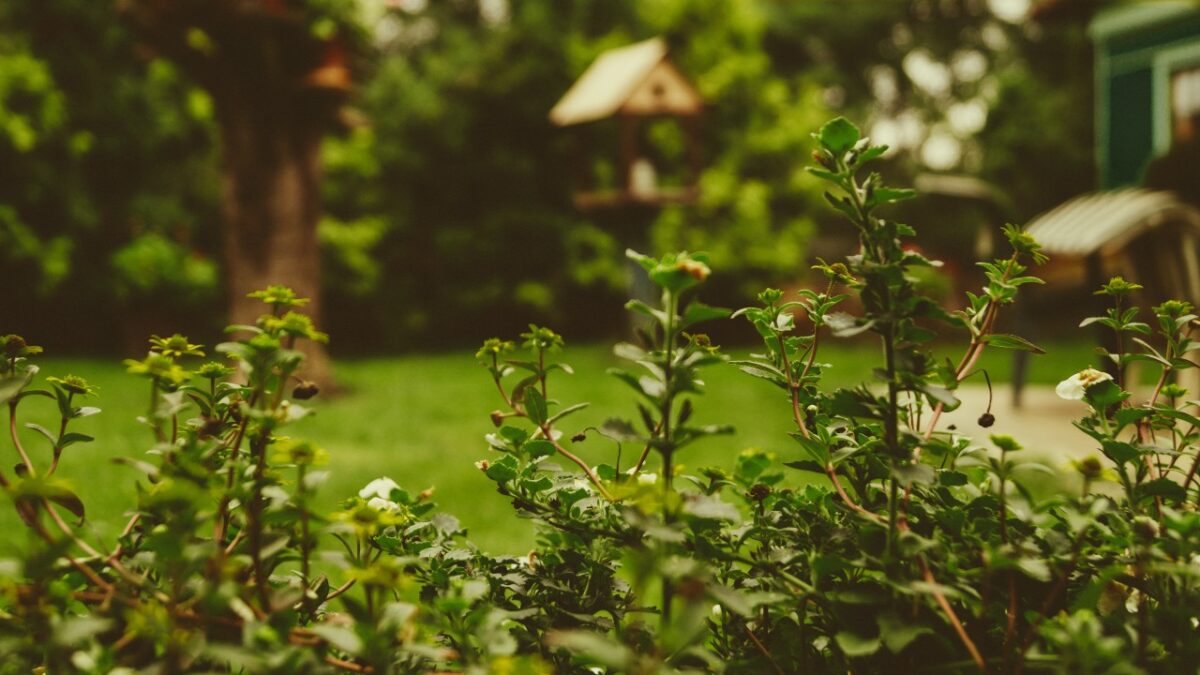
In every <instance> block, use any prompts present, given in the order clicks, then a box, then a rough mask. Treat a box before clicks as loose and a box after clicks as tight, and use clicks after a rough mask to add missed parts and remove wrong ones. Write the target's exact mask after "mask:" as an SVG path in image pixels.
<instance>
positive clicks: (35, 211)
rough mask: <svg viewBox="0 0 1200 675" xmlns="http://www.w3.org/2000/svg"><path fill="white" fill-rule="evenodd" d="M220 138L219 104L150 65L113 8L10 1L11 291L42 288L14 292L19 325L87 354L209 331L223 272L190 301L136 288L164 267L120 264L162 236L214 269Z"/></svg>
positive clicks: (4, 9)
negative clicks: (171, 334) (203, 312)
mask: <svg viewBox="0 0 1200 675" xmlns="http://www.w3.org/2000/svg"><path fill="white" fill-rule="evenodd" d="M63 45H70V48H69V49H68V48H64V46H63ZM211 137H212V134H211V104H210V102H209V100H208V98H207V96H205V95H204V94H203V93H202V92H200V91H197V90H195V89H194V88H193V87H191V86H190V85H188V84H187V83H186V82H185V81H184V80H183V78H181V77H180V76H179V74H178V72H177V71H176V69H174V68H173V67H171V66H170V64H168V63H166V62H163V61H156V62H150V63H147V62H146V61H145V60H143V59H139V58H137V57H136V55H135V53H134V48H133V41H132V39H131V36H130V35H129V33H128V31H127V30H126V29H125V28H124V27H123V26H122V25H121V22H120V21H119V20H118V19H117V16H116V14H115V12H114V11H113V9H112V6H111V5H110V4H108V3H102V2H100V3H98V2H92V1H90V0H9V1H6V2H4V3H0V287H4V288H14V287H15V288H21V289H26V290H28V289H33V290H36V291H37V292H36V293H6V294H4V295H3V297H0V306H3V308H4V310H5V317H6V318H7V319H8V320H10V321H14V322H19V323H20V324H21V325H22V326H27V327H28V330H29V332H30V333H31V334H33V335H36V336H38V338H39V339H40V340H41V341H42V342H43V343H46V344H49V345H53V346H65V345H69V346H71V347H73V348H76V349H79V348H88V349H111V348H112V346H113V344H114V343H115V341H116V340H117V339H119V338H127V340H126V342H127V344H126V349H127V350H130V351H133V350H144V349H145V348H146V344H145V336H146V334H147V332H149V331H156V332H162V331H164V330H168V329H181V330H191V329H196V328H205V327H207V326H206V325H205V324H203V322H198V321H196V319H195V317H196V316H197V312H196V311H195V310H196V309H197V308H198V307H203V308H207V305H206V303H207V301H208V299H209V298H210V297H211V295H212V294H213V292H214V291H215V290H216V287H215V284H214V279H215V277H214V275H212V274H208V275H200V276H199V277H196V278H194V279H193V282H194V283H193V285H192V290H193V292H192V293H189V294H188V295H186V296H179V295H174V296H171V297H164V295H163V294H162V293H156V294H150V295H147V294H145V293H122V292H121V290H122V289H127V290H128V289H129V288H132V287H144V286H145V283H144V282H145V281H146V279H148V278H150V277H151V276H153V275H154V274H156V272H154V271H153V270H151V269H150V268H149V267H147V265H145V264H140V265H117V266H116V267H115V268H114V267H113V263H114V256H115V255H116V254H117V253H118V252H119V251H120V250H122V249H123V248H125V247H137V246H139V245H140V243H141V242H142V240H143V238H148V239H147V240H154V241H159V242H162V243H163V244H164V245H165V246H169V247H171V250H172V251H174V252H175V258H174V260H172V261H170V266H171V267H173V268H174V267H177V266H178V265H179V264H180V263H183V262H185V263H186V265H187V267H189V268H191V269H193V270H202V269H203V268H206V267H207V268H209V269H211V268H212V267H213V263H212V262H211V260H210V258H209V257H208V254H210V253H211V252H212V251H213V248H214V246H213V244H214V243H215V242H213V241H212V240H211V239H210V235H209V232H211V231H212V229H213V228H206V227H203V226H202V225H203V224H208V223H210V222H211V221H213V220H215V211H214V209H213V207H212V205H213V203H214V200H213V195H214V193H215V190H214V189H213V186H214V185H215V177H216V176H215V173H214V172H213V171H212V170H211V166H212V163H211V161H210V158H211V151H212V148H213V144H212V142H211ZM143 262H146V261H145V260H143ZM114 271H115V272H116V274H114V273H113V272H114ZM160 271H161V270H160ZM147 275H150V276H147ZM121 298H124V300H122V299H121ZM46 306H52V307H54V310H55V311H50V312H47V311H44V308H45V307H46ZM79 323H87V324H89V325H94V326H98V327H102V328H99V329H98V330H95V331H89V332H88V333H86V334H83V333H81V332H80V331H77V330H75V329H74V326H75V325H77V324H79ZM119 326H129V327H130V330H128V331H124V334H122V331H121V330H120V329H119ZM135 328H136V329H137V330H135ZM133 335H136V341H134V340H132V339H128V337H129V336H133Z"/></svg>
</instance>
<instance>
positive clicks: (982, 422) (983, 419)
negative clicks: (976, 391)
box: [979, 413, 996, 429]
mask: <svg viewBox="0 0 1200 675" xmlns="http://www.w3.org/2000/svg"><path fill="white" fill-rule="evenodd" d="M995 423H996V416H995V415H993V414H992V413H983V414H982V415H980V416H979V426H981V427H983V428H984V429H986V428H988V427H990V426H992V425H993V424H995Z"/></svg>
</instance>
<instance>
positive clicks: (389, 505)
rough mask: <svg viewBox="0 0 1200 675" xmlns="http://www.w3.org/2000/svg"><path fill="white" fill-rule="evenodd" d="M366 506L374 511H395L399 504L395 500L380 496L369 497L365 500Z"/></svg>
mask: <svg viewBox="0 0 1200 675" xmlns="http://www.w3.org/2000/svg"><path fill="white" fill-rule="evenodd" d="M367 506H369V507H371V508H373V509H375V510H376V511H395V510H396V509H399V508H400V505H399V504H397V503H396V502H394V501H392V500H390V499H384V498H382V497H371V498H370V499H368V500H367Z"/></svg>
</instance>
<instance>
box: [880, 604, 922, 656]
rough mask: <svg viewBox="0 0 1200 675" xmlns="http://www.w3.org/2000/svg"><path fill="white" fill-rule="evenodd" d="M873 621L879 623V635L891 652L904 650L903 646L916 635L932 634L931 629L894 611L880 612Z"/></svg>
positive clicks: (914, 638)
mask: <svg viewBox="0 0 1200 675" xmlns="http://www.w3.org/2000/svg"><path fill="white" fill-rule="evenodd" d="M875 622H876V623H877V624H879V637H880V638H882V640H883V644H884V645H886V646H887V648H888V651H890V652H892V653H893V654H899V653H900V652H902V651H904V648H905V647H907V646H908V645H909V644H911V643H912V641H913V640H916V639H917V638H918V637H921V636H922V635H931V634H933V630H932V629H930V628H929V627H928V626H922V625H921V624H918V623H913V622H912V621H911V620H905V619H902V618H900V617H899V616H897V615H896V614H895V613H894V612H884V613H882V614H880V615H879V616H878V617H876V618H875Z"/></svg>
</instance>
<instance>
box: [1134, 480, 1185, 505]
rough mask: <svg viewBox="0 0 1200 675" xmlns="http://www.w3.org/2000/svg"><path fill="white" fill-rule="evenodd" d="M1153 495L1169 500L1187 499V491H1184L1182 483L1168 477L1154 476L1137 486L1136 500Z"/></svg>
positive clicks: (1179, 500) (1180, 500)
mask: <svg viewBox="0 0 1200 675" xmlns="http://www.w3.org/2000/svg"><path fill="white" fill-rule="evenodd" d="M1153 497H1164V498H1166V499H1168V500H1171V501H1175V502H1182V501H1183V500H1185V499H1187V492H1185V491H1184V489H1183V486H1182V485H1180V484H1179V483H1176V482H1175V481H1174V480H1172V479H1170V478H1156V479H1154V480H1152V481H1148V482H1146V483H1143V484H1141V485H1139V486H1138V488H1137V498H1138V501H1141V500H1143V499H1149V498H1153Z"/></svg>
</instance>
